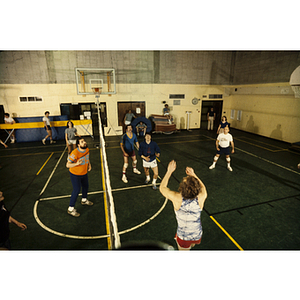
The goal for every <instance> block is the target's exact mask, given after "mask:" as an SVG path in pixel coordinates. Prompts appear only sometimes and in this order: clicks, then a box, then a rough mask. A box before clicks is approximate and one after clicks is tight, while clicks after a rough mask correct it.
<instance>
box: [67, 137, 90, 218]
mask: <svg viewBox="0 0 300 300" xmlns="http://www.w3.org/2000/svg"><path fill="white" fill-rule="evenodd" d="M76 146H77V148H76V149H75V150H73V151H72V152H71V154H70V155H69V157H68V161H67V164H66V167H67V168H68V169H69V172H70V178H71V182H72V186H73V191H72V195H71V198H70V204H69V208H68V214H70V215H71V216H73V217H79V216H80V213H78V212H77V211H76V209H75V208H74V207H75V203H76V200H77V197H78V194H79V192H80V189H81V187H82V200H81V204H82V205H89V206H91V205H93V204H94V203H93V202H92V201H89V200H88V199H87V194H88V189H89V179H88V172H90V171H91V169H92V166H91V163H90V152H89V148H88V147H87V143H86V141H85V140H84V139H83V138H82V137H78V138H77V139H76Z"/></svg>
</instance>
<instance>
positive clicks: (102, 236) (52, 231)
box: [33, 147, 168, 239]
mask: <svg viewBox="0 0 300 300" xmlns="http://www.w3.org/2000/svg"><path fill="white" fill-rule="evenodd" d="M66 149H67V147H66V148H65V150H64V152H63V153H62V155H61V156H60V158H59V160H58V162H57V164H56V166H55V167H54V169H53V171H52V173H51V174H50V176H49V178H48V180H47V182H46V184H45V186H44V188H43V189H42V191H41V193H40V196H41V195H42V194H43V193H44V191H45V189H46V188H47V186H48V184H49V182H50V180H51V178H52V176H53V174H54V172H55V171H56V169H57V167H58V164H59V163H60V161H61V159H62V157H63V155H64V153H65V151H66ZM157 185H159V183H158V184H157ZM149 186H151V184H148V185H139V186H134V187H126V188H119V189H114V190H112V191H115V192H116V191H124V190H129V189H137V188H144V187H149ZM99 193H103V191H98V192H91V193H88V194H99ZM70 196H71V195H66V196H57V197H51V198H43V199H40V200H37V201H36V202H35V204H34V208H33V215H34V218H35V220H36V222H37V223H38V224H39V225H40V226H41V227H42V228H43V229H45V230H46V231H48V232H50V233H52V234H55V235H58V236H61V237H66V238H72V239H101V238H108V237H109V235H108V234H106V235H96V236H80V235H71V234H66V233H62V232H59V231H55V230H53V229H51V228H49V227H47V226H46V225H45V224H44V223H42V221H41V220H40V219H39V217H38V214H37V207H38V204H39V202H40V201H45V200H54V199H61V198H67V197H70ZM167 202H168V199H167V198H166V199H165V202H164V203H163V205H162V207H161V208H160V209H159V210H158V211H157V212H156V213H155V214H154V215H153V216H152V217H150V218H149V219H147V220H146V221H144V222H143V223H141V224H139V225H137V226H134V227H132V228H129V229H126V230H123V231H122V232H119V234H124V233H127V232H130V231H133V230H135V229H137V228H139V227H142V226H144V225H145V224H147V223H149V222H150V221H151V220H153V219H154V218H156V217H157V216H158V215H159V214H160V213H161V212H162V210H163V209H164V208H165V206H166V204H167Z"/></svg>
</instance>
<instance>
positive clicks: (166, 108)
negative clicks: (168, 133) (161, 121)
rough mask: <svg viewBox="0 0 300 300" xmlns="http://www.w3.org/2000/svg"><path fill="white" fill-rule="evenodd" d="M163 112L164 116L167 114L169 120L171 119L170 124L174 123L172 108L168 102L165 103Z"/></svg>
mask: <svg viewBox="0 0 300 300" xmlns="http://www.w3.org/2000/svg"><path fill="white" fill-rule="evenodd" d="M163 114H164V116H166V117H167V118H168V121H169V124H172V122H173V117H172V115H171V114H170V108H169V105H168V104H165V107H164V109H163Z"/></svg>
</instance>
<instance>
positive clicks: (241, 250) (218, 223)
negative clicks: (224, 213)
mask: <svg viewBox="0 0 300 300" xmlns="http://www.w3.org/2000/svg"><path fill="white" fill-rule="evenodd" d="M210 218H211V219H212V220H213V221H214V222H215V223H216V224H217V225H218V226H219V227H220V228H221V230H222V231H223V232H224V233H225V234H226V235H227V236H228V237H229V239H230V240H231V241H232V242H233V243H234V244H235V245H236V246H237V247H238V248H239V249H240V250H241V251H244V249H243V248H242V247H241V246H240V245H239V244H238V243H237V242H236V241H235V240H234V239H233V238H232V237H231V236H230V234H229V233H228V232H227V231H226V230H225V229H224V228H223V227H222V226H221V225H220V224H219V223H218V222H217V221H216V219H215V218H214V217H212V216H210Z"/></svg>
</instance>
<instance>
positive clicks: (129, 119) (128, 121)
mask: <svg viewBox="0 0 300 300" xmlns="http://www.w3.org/2000/svg"><path fill="white" fill-rule="evenodd" d="M133 118H135V115H134V114H133V113H132V111H131V109H129V110H128V113H127V114H126V115H125V118H124V124H125V125H129V124H131V122H132V119H133Z"/></svg>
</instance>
